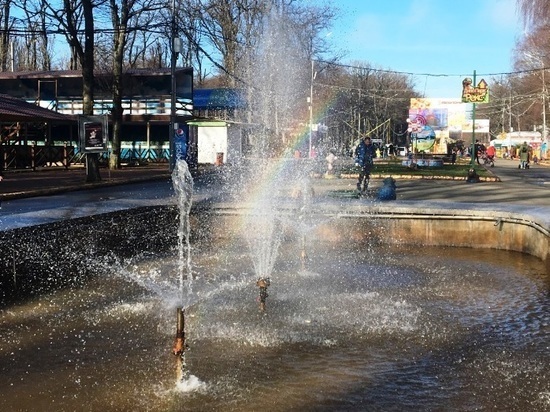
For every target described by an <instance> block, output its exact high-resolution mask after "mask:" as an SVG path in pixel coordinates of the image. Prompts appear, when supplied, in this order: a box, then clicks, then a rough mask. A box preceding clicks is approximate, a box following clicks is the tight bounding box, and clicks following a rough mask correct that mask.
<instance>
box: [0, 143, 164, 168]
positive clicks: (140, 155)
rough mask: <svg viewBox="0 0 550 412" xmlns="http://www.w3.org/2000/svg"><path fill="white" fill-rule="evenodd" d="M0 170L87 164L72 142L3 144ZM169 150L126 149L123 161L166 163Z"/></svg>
mask: <svg viewBox="0 0 550 412" xmlns="http://www.w3.org/2000/svg"><path fill="white" fill-rule="evenodd" d="M0 154H1V162H2V164H1V165H0V166H1V169H0V170H8V169H32V170H36V169H37V168H38V167H45V166H61V167H64V168H65V169H68V168H69V166H71V165H75V164H85V157H86V154H85V153H83V152H81V151H79V150H78V148H76V147H75V146H71V145H67V144H65V145H46V146H39V145H34V144H32V145H2V146H0ZM169 156H170V152H169V149H167V148H162V147H160V148H146V149H142V148H141V146H137V147H132V148H123V149H122V150H121V163H126V164H131V165H137V164H140V163H167V162H168V161H169ZM99 160H100V163H105V164H107V163H108V162H109V153H108V152H103V153H101V154H100V157H99Z"/></svg>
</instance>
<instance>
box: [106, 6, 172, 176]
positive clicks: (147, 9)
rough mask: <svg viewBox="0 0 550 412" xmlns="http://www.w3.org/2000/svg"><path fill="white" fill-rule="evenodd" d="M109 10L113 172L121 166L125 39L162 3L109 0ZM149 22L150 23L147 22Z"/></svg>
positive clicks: (142, 28) (110, 163) (144, 24)
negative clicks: (111, 50)
mask: <svg viewBox="0 0 550 412" xmlns="http://www.w3.org/2000/svg"><path fill="white" fill-rule="evenodd" d="M109 6H110V11H111V23H112V26H113V53H112V55H113V58H112V62H113V65H112V72H113V84H112V92H113V108H112V112H111V113H112V122H113V135H112V154H111V158H110V160H109V167H110V168H111V169H116V168H119V167H120V148H121V129H122V115H123V108H122V98H123V92H124V90H123V85H122V75H123V71H124V57H125V55H126V52H127V49H126V47H127V44H128V36H129V34H130V33H132V32H135V31H137V30H143V31H145V30H146V27H147V22H142V23H143V25H136V26H131V25H130V23H131V22H132V21H133V22H134V23H136V24H137V23H139V19H140V17H143V16H145V15H147V14H149V15H151V12H153V11H156V10H159V9H160V8H161V7H162V4H161V3H159V2H158V1H156V0H141V1H140V0H119V1H117V0H109ZM148 22H150V20H149V21H148Z"/></svg>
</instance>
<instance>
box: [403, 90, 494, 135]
mask: <svg viewBox="0 0 550 412" xmlns="http://www.w3.org/2000/svg"><path fill="white" fill-rule="evenodd" d="M472 109H473V105H472V104H471V103H463V102H462V99H460V98H449V99H428V98H426V99H424V98H412V99H411V104H410V107H409V124H410V125H412V126H413V128H414V126H417V127H422V126H424V125H425V126H429V127H431V128H432V129H433V130H434V133H435V135H436V139H439V140H440V141H444V142H447V141H454V140H460V139H462V133H463V132H465V133H471V132H472V129H473V110H472ZM475 127H476V130H475V132H476V133H480V134H481V133H485V134H488V133H489V120H488V119H475Z"/></svg>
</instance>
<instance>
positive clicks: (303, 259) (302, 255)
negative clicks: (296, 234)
mask: <svg viewBox="0 0 550 412" xmlns="http://www.w3.org/2000/svg"><path fill="white" fill-rule="evenodd" d="M308 260H309V258H308V256H307V251H306V237H305V236H304V237H303V239H302V251H301V252H300V261H301V262H302V270H306V265H307V261H308Z"/></svg>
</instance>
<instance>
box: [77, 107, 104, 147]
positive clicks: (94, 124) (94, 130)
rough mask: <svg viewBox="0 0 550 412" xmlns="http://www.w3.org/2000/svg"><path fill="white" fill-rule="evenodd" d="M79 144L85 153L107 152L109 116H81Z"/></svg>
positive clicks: (79, 119) (79, 121) (79, 120)
mask: <svg viewBox="0 0 550 412" xmlns="http://www.w3.org/2000/svg"><path fill="white" fill-rule="evenodd" d="M78 123H79V128H78V134H79V143H80V150H81V151H82V152H84V153H100V152H105V151H107V140H108V139H107V137H108V135H109V125H108V121H107V116H79V118H78Z"/></svg>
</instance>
